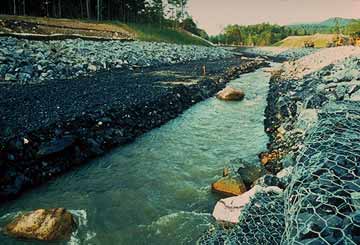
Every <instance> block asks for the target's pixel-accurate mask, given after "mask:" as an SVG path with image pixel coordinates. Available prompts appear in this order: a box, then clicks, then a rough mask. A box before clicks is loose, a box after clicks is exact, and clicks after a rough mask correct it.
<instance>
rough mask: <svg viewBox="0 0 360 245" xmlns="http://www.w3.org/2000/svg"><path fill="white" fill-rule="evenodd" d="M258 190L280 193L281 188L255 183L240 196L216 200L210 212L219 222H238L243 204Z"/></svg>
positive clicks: (281, 191)
mask: <svg viewBox="0 0 360 245" xmlns="http://www.w3.org/2000/svg"><path fill="white" fill-rule="evenodd" d="M259 192H274V193H277V194H282V193H283V190H282V189H280V188H279V187H275V186H270V187H262V186H259V185H256V186H254V187H253V188H252V189H251V190H249V191H247V192H245V193H244V194H242V195H240V196H235V197H229V198H225V199H221V200H220V201H218V202H217V203H216V205H215V208H214V211H213V214H212V215H213V217H214V218H215V219H216V220H217V221H218V222H220V223H231V224H236V223H238V222H239V217H240V214H241V211H242V210H243V209H244V207H245V205H246V204H248V203H249V202H250V200H251V198H253V197H254V196H255V194H256V193H259Z"/></svg>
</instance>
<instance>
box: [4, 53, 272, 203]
mask: <svg viewBox="0 0 360 245" xmlns="http://www.w3.org/2000/svg"><path fill="white" fill-rule="evenodd" d="M204 65H205V66H206V74H207V75H206V76H205V77H204V76H202V72H203V70H202V68H203V66H204ZM264 65H266V64H265V63H264V62H263V61H259V60H256V61H255V60H242V59H241V58H232V59H222V60H216V61H205V60H203V61H194V62H189V63H187V64H183V65H172V66H164V67H157V68H155V67H148V68H136V69H135V70H133V71H129V70H122V71H121V70H118V71H111V72H103V73H97V74H96V75H95V76H93V77H84V78H81V79H73V80H51V81H44V82H43V83H42V84H28V85H21V84H3V85H0V97H1V98H5V99H2V101H0V111H1V117H0V118H1V122H0V124H1V129H4V130H3V131H2V132H1V137H0V139H1V142H0V144H1V149H2V151H1V153H0V166H1V172H0V200H7V199H9V198H13V197H16V196H17V195H18V194H19V193H20V192H21V191H23V190H25V189H27V188H30V187H32V186H35V185H38V184H41V183H44V182H45V181H47V180H49V179H51V178H52V177H54V176H57V175H59V174H61V173H63V172H65V171H67V170H69V169H71V168H73V167H76V166H78V165H80V164H83V163H85V162H86V161H87V160H89V159H90V158H93V157H96V156H99V155H102V154H104V153H105V152H106V151H108V150H109V149H111V148H113V147H115V146H118V145H121V144H125V143H128V142H130V141H132V140H133V139H135V138H136V137H137V136H139V135H141V134H143V133H145V132H147V131H149V130H151V129H153V128H155V127H158V126H160V125H162V124H164V123H165V122H167V121H169V120H170V119H173V118H175V117H176V116H178V115H179V114H180V113H182V112H183V111H184V110H186V109H187V108H189V107H190V106H191V105H193V104H195V103H197V102H199V101H201V100H203V99H206V98H208V97H210V96H212V95H214V94H215V93H216V92H218V91H219V90H220V89H222V88H223V87H224V86H225V84H226V82H228V81H229V80H231V79H232V78H234V77H236V76H238V75H239V74H241V73H244V72H251V71H253V70H255V69H257V68H259V67H261V66H264ZM15 163H16V164H15Z"/></svg>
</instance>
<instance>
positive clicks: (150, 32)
mask: <svg viewBox="0 0 360 245" xmlns="http://www.w3.org/2000/svg"><path fill="white" fill-rule="evenodd" d="M128 26H129V27H130V29H132V30H133V31H134V32H135V33H136V36H137V38H138V39H139V40H141V41H147V42H166V43H177V44H193V45H203V46H209V44H208V43H206V42H205V41H203V40H201V39H199V38H196V37H193V36H191V35H190V34H188V33H186V32H184V31H182V30H175V29H171V28H168V27H162V28H161V27H159V26H154V25H148V24H128Z"/></svg>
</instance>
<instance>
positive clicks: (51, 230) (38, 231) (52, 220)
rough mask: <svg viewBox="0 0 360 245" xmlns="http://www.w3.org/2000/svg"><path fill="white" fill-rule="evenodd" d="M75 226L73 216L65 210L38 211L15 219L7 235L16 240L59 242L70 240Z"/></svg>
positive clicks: (8, 228) (7, 228) (7, 227)
mask: <svg viewBox="0 0 360 245" xmlns="http://www.w3.org/2000/svg"><path fill="white" fill-rule="evenodd" d="M75 226H76V225H75V221H74V218H73V216H72V214H71V213H69V212H68V211H66V210H65V209H64V208H55V209H38V210H35V211H32V212H29V213H26V214H24V215H20V216H18V217H17V218H15V220H13V221H12V222H11V223H9V224H8V225H7V226H6V227H5V233H6V234H7V235H9V236H12V237H15V238H22V239H24V238H25V239H35V240H41V241H58V240H65V239H69V238H70V235H71V233H72V232H73V231H74V229H75Z"/></svg>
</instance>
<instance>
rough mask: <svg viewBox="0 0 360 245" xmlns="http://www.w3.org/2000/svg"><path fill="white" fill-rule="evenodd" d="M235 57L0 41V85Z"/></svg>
mask: <svg viewBox="0 0 360 245" xmlns="http://www.w3.org/2000/svg"><path fill="white" fill-rule="evenodd" d="M230 57H234V54H233V53H232V52H229V51H226V50H224V49H221V48H213V47H212V48H210V47H203V46H191V45H176V44H166V43H151V42H139V41H136V42H120V41H106V42H96V41H85V40H81V39H76V40H63V41H31V40H25V39H16V38H10V37H0V83H14V82H19V83H22V84H24V83H41V82H43V81H45V80H53V79H72V78H76V77H81V76H85V75H88V74H90V73H94V72H96V71H105V70H110V69H115V68H116V69H123V68H126V69H133V68H134V67H150V66H160V65H166V64H175V63H184V62H189V61H195V60H200V59H207V60H216V59H224V58H230Z"/></svg>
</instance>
